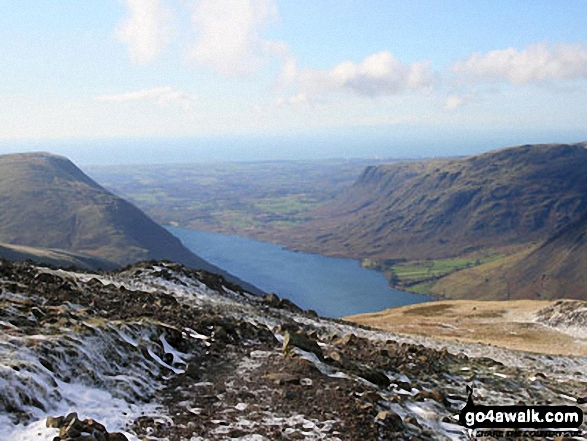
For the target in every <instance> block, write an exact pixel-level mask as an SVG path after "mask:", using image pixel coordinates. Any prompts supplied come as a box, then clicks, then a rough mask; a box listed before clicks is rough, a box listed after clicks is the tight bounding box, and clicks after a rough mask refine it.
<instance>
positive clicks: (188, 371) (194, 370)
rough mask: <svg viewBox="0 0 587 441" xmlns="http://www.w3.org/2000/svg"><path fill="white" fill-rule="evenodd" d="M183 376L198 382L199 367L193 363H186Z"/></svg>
mask: <svg viewBox="0 0 587 441" xmlns="http://www.w3.org/2000/svg"><path fill="white" fill-rule="evenodd" d="M185 375H187V376H188V377H190V378H192V379H194V380H198V379H199V378H200V369H199V366H198V365H197V364H196V363H193V362H190V363H188V364H187V365H186V367H185Z"/></svg>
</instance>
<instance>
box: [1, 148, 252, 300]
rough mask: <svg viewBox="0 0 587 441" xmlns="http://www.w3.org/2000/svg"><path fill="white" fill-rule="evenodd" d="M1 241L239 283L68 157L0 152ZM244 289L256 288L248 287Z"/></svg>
mask: <svg viewBox="0 0 587 441" xmlns="http://www.w3.org/2000/svg"><path fill="white" fill-rule="evenodd" d="M0 242H2V243H5V244H9V245H19V246H26V247H32V248H42V249H57V250H64V251H67V252H70V253H75V254H79V255H82V256H89V257H92V258H98V259H101V260H105V261H108V262H111V263H110V264H109V265H104V267H108V266H111V265H112V264H115V265H118V266H122V265H127V264H130V263H132V262H136V261H140V260H150V259H168V260H172V261H176V262H181V263H183V264H185V265H187V266H190V267H193V268H200V269H206V270H209V271H212V272H216V273H219V274H222V275H224V276H225V277H227V279H228V280H231V281H233V282H235V283H240V284H243V282H242V281H240V280H238V279H237V278H235V277H233V276H231V275H229V274H227V273H225V272H224V271H222V270H220V269H219V268H216V267H215V266H213V265H211V264H210V263H208V262H206V261H205V260H203V259H201V258H200V257H198V256H196V255H195V254H193V253H192V252H191V251H190V250H188V249H187V248H186V247H184V246H183V245H182V244H181V242H180V241H179V239H177V238H176V237H175V236H173V235H172V234H171V233H169V232H168V231H167V230H165V229H164V228H163V227H161V226H160V225H158V224H157V223H155V222H154V221H152V220H151V219H150V218H149V217H147V216H146V215H145V214H144V213H143V212H142V211H140V210H139V209H138V208H136V207H135V206H134V205H132V204H130V203H129V202H127V201H125V200H123V199H121V198H119V197H118V196H115V195H114V194H112V193H110V192H108V191H107V190H105V189H104V188H102V187H101V186H100V185H98V184H97V183H96V182H94V181H93V180H92V179H90V178H89V177H88V176H87V175H85V174H84V173H83V172H82V171H81V170H80V169H79V168H77V167H76V166H75V165H74V164H73V163H72V162H71V161H69V160H68V159H66V158H64V157H60V156H55V155H52V154H49V153H23V154H11V155H3V156H0ZM41 256H42V253H41ZM95 261H96V262H98V260H95ZM100 266H102V265H100ZM247 288H248V289H250V290H252V291H255V292H258V290H256V289H255V288H254V287H251V286H249V285H247Z"/></svg>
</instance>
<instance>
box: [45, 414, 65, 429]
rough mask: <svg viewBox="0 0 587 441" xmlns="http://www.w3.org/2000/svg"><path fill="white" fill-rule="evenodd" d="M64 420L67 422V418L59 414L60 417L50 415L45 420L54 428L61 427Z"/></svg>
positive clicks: (46, 423) (48, 425)
mask: <svg viewBox="0 0 587 441" xmlns="http://www.w3.org/2000/svg"><path fill="white" fill-rule="evenodd" d="M64 422H65V418H63V417H62V416H59V417H52V416H49V417H47V421H46V422H45V425H46V426H47V427H50V428H53V429H59V428H61V426H63V424H64Z"/></svg>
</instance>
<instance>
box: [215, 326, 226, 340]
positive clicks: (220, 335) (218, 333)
mask: <svg viewBox="0 0 587 441" xmlns="http://www.w3.org/2000/svg"><path fill="white" fill-rule="evenodd" d="M214 340H216V341H222V342H226V341H228V333H227V332H226V331H225V330H224V328H223V327H222V326H214Z"/></svg>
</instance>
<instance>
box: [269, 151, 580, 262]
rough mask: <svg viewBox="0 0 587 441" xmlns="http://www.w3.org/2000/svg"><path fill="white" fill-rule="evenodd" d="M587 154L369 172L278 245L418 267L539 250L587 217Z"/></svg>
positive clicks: (481, 158)
mask: <svg viewBox="0 0 587 441" xmlns="http://www.w3.org/2000/svg"><path fill="white" fill-rule="evenodd" d="M586 146H587V144H586V143H578V144H548V145H524V146H519V147H513V148H508V149H503V150H497V151H492V152H488V153H485V154H481V155H477V156H472V157H467V158H460V159H450V160H428V161H420V162H405V163H396V164H390V165H380V166H374V167H368V168H367V169H366V170H365V171H364V173H363V174H362V176H361V177H360V178H359V179H358V181H357V182H356V183H355V184H354V185H353V187H352V188H350V189H349V190H348V191H347V192H345V193H344V194H343V195H341V196H339V197H338V198H336V199H335V200H333V201H332V202H330V203H327V204H325V205H324V206H322V207H320V208H319V209H317V210H316V211H315V212H314V213H312V214H311V217H312V220H311V221H309V222H306V223H302V224H301V225H300V226H299V227H296V228H294V229H291V230H289V231H287V232H285V233H284V236H283V237H280V238H279V239H280V240H281V241H282V243H285V244H286V245H288V246H290V247H293V248H296V249H301V250H304V251H309V252H316V253H320V254H328V255H335V256H342V257H354V258H365V257H374V258H377V259H420V260H423V259H429V258H432V259H437V258H445V257H452V256H460V255H463V254H466V253H469V252H471V251H474V250H478V249H487V248H496V247H508V246H512V245H517V244H528V243H532V242H541V241H544V240H546V239H548V237H550V236H551V235H552V234H554V233H555V232H556V231H558V230H559V229H560V228H562V227H564V226H565V225H567V224H569V223H570V222H573V221H574V220H576V219H577V218H578V217H579V216H581V215H582V214H583V213H584V212H585V211H587V173H586V172H587V149H586Z"/></svg>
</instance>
